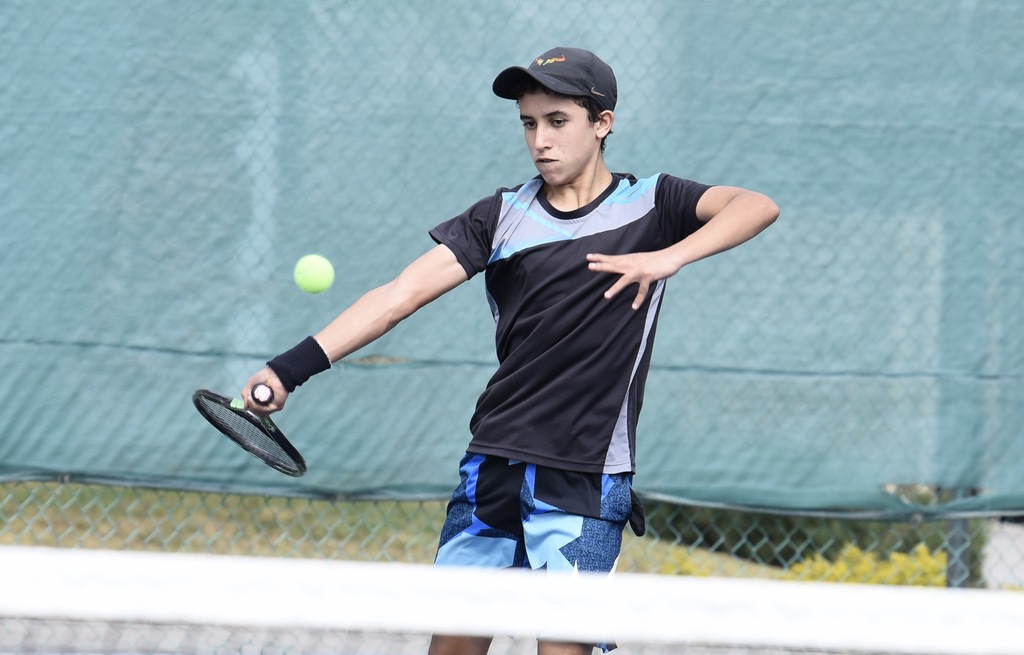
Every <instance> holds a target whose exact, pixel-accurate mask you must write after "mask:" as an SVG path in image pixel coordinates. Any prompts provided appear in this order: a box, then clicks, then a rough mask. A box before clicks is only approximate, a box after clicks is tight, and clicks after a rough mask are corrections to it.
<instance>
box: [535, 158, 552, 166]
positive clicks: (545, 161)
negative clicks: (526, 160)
mask: <svg viewBox="0 0 1024 655" xmlns="http://www.w3.org/2000/svg"><path fill="white" fill-rule="evenodd" d="M533 161H534V163H535V164H537V165H538V166H541V165H543V164H553V163H555V160H554V159H548V158H546V157H541V158H539V159H534V160H533Z"/></svg>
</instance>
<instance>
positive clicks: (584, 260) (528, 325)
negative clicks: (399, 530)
mask: <svg viewBox="0 0 1024 655" xmlns="http://www.w3.org/2000/svg"><path fill="white" fill-rule="evenodd" d="M493 91H494V93H495V94H497V95H498V96H500V97H502V98H507V99H509V100H515V101H517V105H518V109H519V119H520V121H521V122H522V125H523V134H524V136H525V137H526V146H527V151H528V152H529V155H530V158H531V159H532V160H533V163H534V165H535V166H536V168H537V171H538V172H539V175H538V176H537V177H534V178H533V179H531V180H529V181H527V182H525V183H523V184H520V185H518V186H514V187H511V188H502V189H499V190H497V191H496V192H495V193H493V194H492V195H489V196H487V197H485V198H483V199H482V200H480V201H478V202H476V203H475V204H473V205H472V206H470V207H469V208H468V209H467V210H466V211H465V212H463V213H462V214H460V215H458V216H456V217H454V218H452V219H451V220H448V221H445V222H443V223H441V224H440V225H437V226H436V227H434V228H433V229H432V230H430V236H431V237H432V238H433V240H434V241H435V242H436V243H437V245H436V246H435V247H434V248H433V249H431V250H428V251H427V252H426V253H425V254H423V255H422V256H420V257H419V258H418V259H416V260H415V261H413V262H412V263H411V264H409V266H408V267H407V268H406V269H405V270H404V271H402V272H401V273H400V274H399V275H398V277H396V278H395V279H394V280H392V281H391V282H389V283H387V284H385V285H383V286H381V287H379V288H376V289H373V290H372V291H369V292H368V293H366V294H365V295H363V296H362V297H360V298H359V299H358V300H357V301H356V302H355V303H354V304H352V305H351V306H350V307H349V308H347V309H346V310H345V311H343V312H342V313H341V314H340V315H339V316H338V317H337V318H335V319H334V320H333V321H332V322H331V323H330V324H329V325H327V327H325V328H324V329H323V330H321V331H320V332H319V333H317V334H316V335H315V336H312V337H308V338H306V339H305V340H304V341H302V342H301V343H299V344H298V345H297V346H295V347H294V348H293V349H291V350H289V351H287V352H285V353H282V354H281V355H278V356H277V357H275V358H273V359H272V360H271V361H270V362H268V366H267V368H264V369H263V370H261V371H260V372H258V373H256V374H255V375H254V376H252V378H251V379H250V380H249V381H248V383H247V384H246V386H245V388H244V390H243V393H242V397H243V398H246V399H248V398H249V391H250V389H251V388H252V386H253V385H255V384H257V383H259V382H265V383H267V384H269V385H270V386H271V388H272V389H273V391H274V400H273V402H272V403H271V404H270V405H269V406H267V407H258V406H255V405H254V403H252V402H249V405H250V408H251V409H253V410H255V411H256V412H273V411H277V410H280V409H281V408H282V407H284V404H285V401H286V400H287V398H288V394H289V393H290V392H292V391H293V390H294V389H295V388H296V387H297V386H299V385H300V384H302V383H303V382H305V381H306V380H308V379H309V378H310V377H311V376H313V375H315V374H316V373H319V372H320V371H323V370H326V369H328V368H330V366H331V363H332V362H336V361H338V360H340V359H342V358H344V357H345V356H347V355H349V354H351V353H353V352H355V351H356V350H358V349H360V348H362V347H363V346H365V345H367V344H369V343H370V342H372V341H374V340H375V339H377V338H378V337H380V336H382V335H383V334H385V333H386V332H387V331H388V330H390V329H391V328H393V327H394V326H395V325H397V324H398V323H399V322H400V321H402V320H403V319H405V318H407V317H408V316H410V315H412V314H413V313H414V312H415V311H416V310H418V309H419V308H420V307H423V306H424V305H426V304H427V303H429V302H431V301H433V300H434V299H435V298H437V297H439V296H441V295H442V294H444V293H446V292H448V291H449V290H451V289H453V288H455V287H457V286H458V285H460V284H462V283H463V282H465V281H466V280H468V279H469V278H471V277H473V276H474V275H476V274H478V273H483V274H484V276H485V281H486V290H487V297H488V300H489V303H490V308H491V311H492V313H493V316H494V320H495V323H496V330H497V335H496V347H497V358H498V368H497V371H496V372H495V373H494V376H493V377H492V378H491V380H490V381H489V382H488V384H487V387H486V388H485V389H484V390H483V392H482V394H481V395H480V397H479V400H478V402H477V406H476V411H475V412H474V413H473V416H472V419H471V421H470V432H471V440H470V443H469V446H468V448H467V452H466V455H465V457H464V459H463V460H462V462H461V464H460V475H461V481H460V484H459V485H458V487H457V488H456V490H455V492H454V494H453V496H452V499H451V502H450V503H449V506H448V514H447V518H446V521H445V524H444V526H443V528H442V531H441V537H440V543H439V546H438V550H437V556H436V563H437V564H438V565H468V566H484V567H497V568H509V567H529V568H533V569H547V570H559V571H591V572H610V571H612V570H613V569H614V567H615V563H616V560H617V558H618V555H619V549H620V545H621V540H622V531H623V529H624V528H625V525H626V524H627V522H629V521H630V518H631V517H632V518H633V519H634V521H633V523H634V529H637V530H639V529H640V528H639V527H638V526H639V524H640V523H641V522H640V520H639V519H640V518H641V516H640V515H641V513H642V510H641V509H640V508H639V507H638V503H636V502H635V496H634V495H633V494H632V493H631V486H632V477H633V473H634V470H635V464H636V426H637V418H638V416H639V414H640V407H641V403H642V400H643V395H644V383H645V379H646V377H647V372H648V368H649V366H650V362H651V350H652V346H653V341H654V334H655V326H656V323H657V320H658V313H659V309H660V308H661V304H662V300H663V297H664V291H665V284H666V281H667V280H668V278H670V277H672V276H673V275H676V274H677V273H679V271H680V270H681V269H683V268H684V267H685V266H687V265H689V264H692V263H693V262H696V261H698V260H701V259H704V258H706V257H709V256H711V255H714V254H716V253H719V252H722V251H724V250H727V249H729V248H732V247H734V246H737V245H739V244H741V243H743V242H745V241H747V240H749V239H751V238H752V237H754V236H755V235H757V234H758V233H760V232H761V231H762V230H764V229H765V228H766V227H768V226H769V225H770V224H771V223H772V222H773V221H775V219H776V218H777V216H778V214H779V210H778V208H777V207H776V205H775V203H774V202H773V201H772V200H771V199H770V198H768V197H767V196H765V195H763V194H761V193H756V192H753V191H749V190H745V189H741V188H738V187H730V186H709V185H706V184H701V183H698V182H693V181H690V180H686V179H682V178H679V177H674V176H671V175H667V174H657V175H652V176H650V177H646V178H636V177H634V176H633V175H630V174H623V173H613V172H611V171H610V170H609V169H608V167H607V166H606V164H605V160H604V148H605V140H606V139H607V137H608V135H609V134H611V132H612V126H613V124H614V122H615V114H614V110H615V103H616V99H617V93H618V90H617V86H616V80H615V75H614V73H613V72H612V69H611V68H610V67H609V66H608V65H607V64H606V63H605V62H603V61H602V60H601V59H599V58H598V57H597V56H596V55H594V54H593V53H591V52H589V51H586V50H581V49H577V48H554V49H552V50H549V51H548V52H545V53H544V54H542V55H540V56H539V57H537V58H536V59H535V60H533V62H532V63H530V65H529V66H528V67H525V68H524V67H518V66H516V67H512V68H508V69H506V70H504V71H502V72H501V73H500V74H499V75H498V76H497V78H496V79H495V80H494V83H493ZM496 593H500V591H497V590H496ZM490 641H491V640H490V639H481V638H476V637H458V636H440V635H438V636H435V637H434V639H433V640H432V642H431V646H430V653H432V654H433V655H442V654H446V653H460V654H462V655H466V654H472V653H486V652H487V650H488V648H489V646H490ZM599 646H601V647H602V648H604V649H606V650H607V649H608V648H610V647H611V646H609V645H599ZM593 648H594V645H589V644H587V645H584V644H573V643H561V642H557V641H548V640H543V639H542V640H540V641H539V642H538V653H541V654H545V655H552V654H554V653H589V652H591V651H592V650H593Z"/></svg>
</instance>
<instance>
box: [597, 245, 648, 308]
mask: <svg viewBox="0 0 1024 655" xmlns="http://www.w3.org/2000/svg"><path fill="white" fill-rule="evenodd" d="M629 261H630V260H627V259H626V258H625V257H622V256H615V255H601V254H597V253H591V254H588V255H587V262H588V264H587V267H588V268H589V269H590V270H592V271H595V272H598V273H621V274H622V275H621V276H620V277H619V279H618V280H616V281H615V284H613V285H612V286H611V287H609V288H608V290H607V291H605V292H604V298H605V300H611V299H612V298H614V297H615V296H617V295H618V294H619V292H621V291H622V290H623V289H625V288H626V287H628V286H630V285H632V284H636V285H639V289H638V290H637V294H636V297H635V298H634V299H633V304H632V305H631V306H632V308H633V309H640V306H641V305H642V304H643V302H644V299H646V298H647V291H648V289H649V288H650V281H649V280H647V279H646V278H644V277H643V276H642V274H641V273H640V272H639V271H637V270H635V269H634V268H633V267H632V266H629V265H628V262H629Z"/></svg>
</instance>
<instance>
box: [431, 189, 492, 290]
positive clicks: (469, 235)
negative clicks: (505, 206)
mask: <svg viewBox="0 0 1024 655" xmlns="http://www.w3.org/2000/svg"><path fill="white" fill-rule="evenodd" d="M500 202H501V193H500V192H498V193H496V194H494V195H493V196H491V197H490V198H484V199H483V200H480V201H478V202H476V203H474V204H473V206H471V207H470V208H469V209H467V210H466V211H464V212H463V213H461V214H459V215H458V216H456V217H455V218H452V219H449V220H447V221H445V222H444V223H441V224H440V225H438V226H437V227H435V228H434V229H432V230H430V238H432V239H433V240H434V241H435V242H437V243H439V244H442V245H445V246H448V248H449V249H451V251H452V252H453V253H454V254H455V257H456V259H458V260H459V263H460V264H462V268H463V269H465V271H466V275H467V276H468V277H470V278H472V277H473V276H474V275H476V274H477V273H479V272H481V271H483V270H484V269H485V268H486V267H487V262H488V260H489V259H490V257H491V243H492V241H493V237H494V229H495V225H496V223H497V214H498V210H497V208H496V207H495V203H499V204H498V207H500Z"/></svg>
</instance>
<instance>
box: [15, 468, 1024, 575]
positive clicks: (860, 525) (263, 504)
mask: <svg viewBox="0 0 1024 655" xmlns="http://www.w3.org/2000/svg"><path fill="white" fill-rule="evenodd" d="M645 505H646V508H647V514H648V532H647V534H646V535H645V536H643V537H635V536H634V535H632V534H631V533H630V532H629V531H628V530H627V532H626V535H625V541H624V546H623V551H622V557H621V560H620V565H619V570H620V571H630V572H641V573H659V574H666V575H699V576H744V577H765V578H777V579H793V580H828V581H835V582H859V583H874V584H892V585H927V586H954V587H987V588H999V589H1024V527H1022V526H1021V525H1019V524H1018V522H1017V519H1016V518H1015V517H1012V516H1003V517H1000V516H954V517H950V518H946V519H943V520H934V519H932V520H927V521H925V520H921V519H920V517H915V516H912V515H911V516H905V517H892V516H889V517H880V516H869V515H860V516H856V515H854V516H851V515H843V514H838V513H836V514H829V513H809V514H801V515H796V514H792V513H765V512H763V511H762V512H751V511H742V510H739V509H734V508H711V507H699V506H687V505H678V504H674V503H664V502H657V501H654V500H652V499H649V498H648V499H645ZM444 512H445V503H444V501H442V500H418V501H395V500H363V501H349V500H335V501H328V500H311V499H305V498H286V497H266V496H248V495H237V494H220V493H209V492H206V493H199V492H189V491H180V490H166V489H140V488H126V487H111V486H102V485H84V484H77V483H70V482H64V483H62V482H17V483H6V484H3V485H0V517H2V522H0V544H5V545H32V546H51V547H61V548H104V549H114V550H118V549H131V550H151V551H162V552H188V553H214V554H236V555H258V556H279V557H307V558H332V559H343V560H359V561H377V562H410V563H426V562H430V561H431V560H432V559H433V555H434V549H435V548H436V545H437V535H438V533H439V531H440V527H441V524H442V522H443V521H444Z"/></svg>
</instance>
